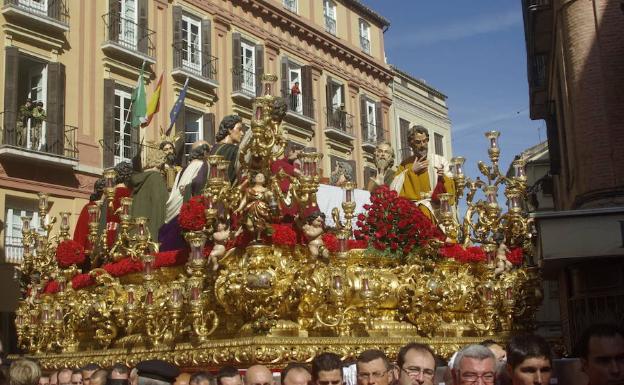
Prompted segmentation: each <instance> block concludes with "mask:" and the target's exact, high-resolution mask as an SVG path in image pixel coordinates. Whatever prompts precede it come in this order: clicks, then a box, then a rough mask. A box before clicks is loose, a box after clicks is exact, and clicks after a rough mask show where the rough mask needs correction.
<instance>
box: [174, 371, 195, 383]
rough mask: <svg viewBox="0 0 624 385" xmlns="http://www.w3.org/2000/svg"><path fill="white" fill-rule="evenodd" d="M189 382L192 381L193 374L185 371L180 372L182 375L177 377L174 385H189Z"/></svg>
mask: <svg viewBox="0 0 624 385" xmlns="http://www.w3.org/2000/svg"><path fill="white" fill-rule="evenodd" d="M189 382H191V374H190V373H186V372H184V373H180V375H179V376H178V377H176V380H175V382H174V383H173V385H189Z"/></svg>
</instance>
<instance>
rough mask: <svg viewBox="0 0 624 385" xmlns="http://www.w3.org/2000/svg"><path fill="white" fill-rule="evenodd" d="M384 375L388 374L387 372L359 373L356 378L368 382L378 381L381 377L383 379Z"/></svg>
mask: <svg viewBox="0 0 624 385" xmlns="http://www.w3.org/2000/svg"><path fill="white" fill-rule="evenodd" d="M386 373H388V371H387V370H384V371H383V372H372V373H359V372H358V374H357V378H359V379H360V380H369V379H376V380H378V379H380V378H381V377H383V376H384V375H385V374H386Z"/></svg>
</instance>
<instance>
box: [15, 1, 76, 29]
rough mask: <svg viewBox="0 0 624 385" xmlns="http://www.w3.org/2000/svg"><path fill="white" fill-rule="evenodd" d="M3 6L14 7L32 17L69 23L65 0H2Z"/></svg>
mask: <svg viewBox="0 0 624 385" xmlns="http://www.w3.org/2000/svg"><path fill="white" fill-rule="evenodd" d="M4 5H5V6H10V7H15V8H17V9H20V10H23V11H24V12H27V13H30V14H32V15H34V16H42V17H47V18H48V19H52V20H55V21H58V22H60V23H62V24H68V23H69V12H68V11H67V7H66V5H65V0H47V1H34V0H4Z"/></svg>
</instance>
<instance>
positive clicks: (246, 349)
mask: <svg viewBox="0 0 624 385" xmlns="http://www.w3.org/2000/svg"><path fill="white" fill-rule="evenodd" d="M488 338H489V337H488ZM491 338H493V339H494V340H498V341H504V340H505V339H506V338H507V336H506V335H496V336H491ZM481 340H483V337H449V338H433V339H428V338H421V337H416V336H408V335H405V336H401V337H387V336H383V337H308V338H300V337H277V336H276V337H242V338H234V339H227V340H225V339H224V340H212V341H208V342H206V343H204V344H202V345H199V346H192V345H190V344H179V345H177V346H175V347H174V348H168V349H165V348H162V349H158V348H154V349H131V350H126V349H108V350H99V351H82V352H79V353H63V354H49V353H47V354H35V355H33V356H32V357H34V358H36V359H37V360H39V362H40V363H41V365H42V366H43V368H45V369H48V370H51V369H58V368H62V367H82V366H84V365H86V364H88V363H91V362H94V363H98V364H100V365H103V366H108V367H110V366H112V365H113V364H115V363H116V362H124V363H126V364H128V365H135V364H136V363H137V362H139V361H142V360H147V359H153V358H160V359H164V360H167V361H171V362H174V363H175V364H176V365H178V366H180V367H182V368H200V367H201V368H203V369H218V368H219V367H221V366H223V365H224V364H232V365H235V366H238V367H241V368H242V367H248V366H250V365H253V364H256V363H262V364H265V365H267V366H270V367H272V368H280V367H284V366H285V365H286V364H287V363H288V362H293V361H296V362H309V361H311V360H312V358H314V356H316V355H317V354H319V353H321V352H323V351H331V352H335V353H337V354H339V355H340V356H341V357H342V358H343V359H348V358H355V357H357V356H358V355H359V353H360V352H362V351H364V350H367V349H381V350H383V351H385V352H386V354H388V355H389V356H390V357H392V358H393V359H394V358H395V357H396V354H397V352H398V351H399V349H400V348H401V346H403V345H405V344H407V343H409V342H414V341H416V342H422V343H427V344H429V345H431V346H432V347H433V349H434V350H435V351H436V353H437V354H439V355H441V356H443V357H449V356H450V355H452V354H453V353H454V352H455V351H457V350H458V349H459V348H461V347H462V346H465V345H467V344H471V343H479V342H481Z"/></svg>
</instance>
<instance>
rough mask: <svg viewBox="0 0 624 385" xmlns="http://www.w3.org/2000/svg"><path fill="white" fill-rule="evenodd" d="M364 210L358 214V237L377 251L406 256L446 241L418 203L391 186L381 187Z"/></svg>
mask: <svg viewBox="0 0 624 385" xmlns="http://www.w3.org/2000/svg"><path fill="white" fill-rule="evenodd" d="M364 209H365V210H367V212H366V213H365V214H360V215H358V217H357V222H356V225H357V227H358V229H357V230H355V232H354V235H355V238H356V239H358V240H364V241H366V242H367V243H368V245H369V246H372V247H374V248H375V249H377V250H380V251H389V252H390V253H391V254H397V253H398V254H403V255H405V254H409V253H410V252H411V251H413V250H414V249H416V248H418V247H420V246H421V245H423V244H425V243H427V242H428V241H429V240H431V239H433V238H437V239H444V236H443V234H442V232H441V231H440V230H438V228H437V227H435V226H434V224H433V223H432V222H431V220H429V218H427V217H426V216H425V214H423V212H422V211H421V210H420V209H419V208H418V206H416V205H415V204H414V202H412V201H410V200H409V199H406V198H403V197H400V196H399V195H398V194H397V192H396V191H394V190H390V188H389V187H388V186H380V187H378V188H377V189H376V190H375V191H374V192H373V193H372V195H371V204H366V205H364Z"/></svg>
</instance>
